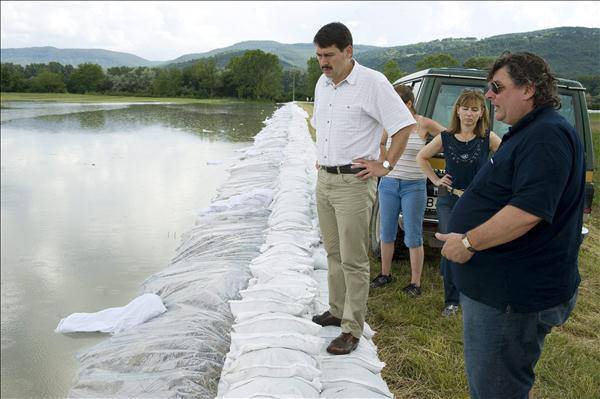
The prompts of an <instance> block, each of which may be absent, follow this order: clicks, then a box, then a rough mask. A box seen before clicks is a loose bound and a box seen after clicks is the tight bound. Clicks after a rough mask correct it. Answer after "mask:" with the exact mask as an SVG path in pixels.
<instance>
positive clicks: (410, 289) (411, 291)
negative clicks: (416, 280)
mask: <svg viewBox="0 0 600 399" xmlns="http://www.w3.org/2000/svg"><path fill="white" fill-rule="evenodd" d="M402 291H404V292H405V293H406V295H408V296H409V297H411V298H416V297H418V296H419V295H421V287H420V286H416V285H415V284H413V283H410V284H409V285H407V286H406V287H404V288H403V289H402Z"/></svg>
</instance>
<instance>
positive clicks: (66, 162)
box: [0, 102, 275, 398]
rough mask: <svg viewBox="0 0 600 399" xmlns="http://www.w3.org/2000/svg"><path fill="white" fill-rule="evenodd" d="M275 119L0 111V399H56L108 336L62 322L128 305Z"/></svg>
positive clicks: (262, 112)
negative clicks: (242, 152)
mask: <svg viewBox="0 0 600 399" xmlns="http://www.w3.org/2000/svg"><path fill="white" fill-rule="evenodd" d="M274 110H275V106H274V105H270V104H234V105H197V104H194V105H170V104H56V103H55V104H43V103H22V102H19V103H16V102H15V103H3V109H2V111H1V120H2V122H1V135H0V137H1V215H0V216H1V305H2V306H1V308H2V314H1V349H2V353H1V359H2V360H1V362H2V367H1V370H2V371H1V380H2V384H1V396H2V397H3V398H9V397H18V398H41V397H44V398H46V397H65V396H66V395H67V393H68V391H69V388H70V387H71V383H72V381H73V377H74V375H75V372H76V369H77V362H76V360H75V354H76V353H77V352H78V351H79V350H81V349H83V348H86V347H89V346H91V345H93V344H95V343H97V342H99V341H100V340H102V339H105V338H106V337H107V336H106V335H105V334H100V333H79V334H68V335H63V334H57V333H55V332H54V329H55V328H56V326H57V324H58V322H59V321H60V319H61V318H63V317H66V316H68V315H69V314H71V313H74V312H95V311H99V310H102V309H105V308H108V307H114V306H124V305H125V304H127V303H128V302H129V301H131V300H132V299H133V298H135V297H136V296H138V295H139V294H140V284H141V283H142V281H143V280H144V279H145V278H146V277H149V276H150V275H151V274H153V273H155V272H157V271H159V270H161V269H163V268H164V267H166V266H167V265H168V264H169V262H170V259H171V257H172V256H173V255H174V249H175V248H176V247H177V245H178V244H179V242H180V237H181V234H182V233H184V232H186V231H187V230H189V229H190V228H191V227H192V225H193V222H194V219H195V216H194V210H195V209H199V208H202V207H204V206H207V205H208V204H209V203H210V202H211V199H212V198H213V196H214V195H215V193H216V188H217V187H219V186H220V185H221V183H222V182H223V181H224V179H226V178H227V174H226V172H225V171H224V168H225V166H226V165H228V164H229V163H230V162H231V159H232V157H234V156H235V155H236V153H235V150H236V149H239V148H243V147H247V146H248V145H249V143H250V142H251V140H252V137H253V136H254V135H255V134H256V133H258V132H259V131H260V129H261V128H262V127H263V123H262V122H263V121H264V120H265V118H267V117H269V116H270V115H271V114H272V113H273V111H274ZM220 161H223V163H220Z"/></svg>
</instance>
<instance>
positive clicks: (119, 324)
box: [55, 294, 167, 334]
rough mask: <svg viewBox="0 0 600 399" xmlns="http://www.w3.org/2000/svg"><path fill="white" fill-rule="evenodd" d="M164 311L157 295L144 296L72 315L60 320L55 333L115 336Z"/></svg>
mask: <svg viewBox="0 0 600 399" xmlns="http://www.w3.org/2000/svg"><path fill="white" fill-rule="evenodd" d="M166 310H167V308H165V305H163V303H162V300H161V299H160V297H159V296H158V295H155V294H144V295H140V296H139V297H137V298H135V299H134V300H133V301H131V302H129V303H128V304H127V305H126V306H122V307H117V308H108V309H104V310H101V311H99V312H96V313H73V314H72V315H70V316H68V317H66V318H64V319H62V320H61V321H60V322H59V323H58V327H56V330H55V331H56V332H58V333H72V332H93V331H100V332H105V333H111V334H116V333H119V332H121V331H125V330H128V329H130V328H132V327H135V326H137V325H139V324H142V323H144V322H146V321H148V320H150V319H151V318H153V317H156V316H158V315H160V314H162V313H164V312H166Z"/></svg>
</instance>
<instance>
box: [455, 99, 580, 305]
mask: <svg viewBox="0 0 600 399" xmlns="http://www.w3.org/2000/svg"><path fill="white" fill-rule="evenodd" d="M584 189H585V166H584V152H583V146H582V144H581V140H580V138H579V136H578V134H577V132H576V131H575V129H574V128H573V127H572V126H571V125H570V124H569V122H567V121H566V120H565V119H564V118H563V117H562V116H560V115H559V114H558V113H557V112H556V111H555V110H554V109H553V108H551V107H543V108H538V109H535V110H533V111H531V112H530V113H529V114H527V115H525V116H524V117H523V118H521V120H520V121H519V122H517V123H516V124H515V125H514V126H513V127H512V128H510V129H509V131H508V133H506V134H505V135H504V137H503V138H502V144H501V145H500V148H499V149H498V151H497V152H496V154H494V156H493V157H492V158H491V159H490V160H489V161H488V162H487V163H486V165H485V166H484V167H483V168H481V169H480V170H479V172H478V173H477V175H476V176H475V178H474V179H473V182H472V183H471V185H470V186H469V188H468V189H467V191H466V192H465V194H464V195H463V196H462V197H461V198H460V199H459V200H458V202H457V203H456V205H455V207H454V209H453V211H452V216H451V219H450V225H449V228H450V231H452V232H456V233H465V232H467V231H469V230H471V229H473V228H475V227H477V226H479V225H481V224H482V223H484V222H486V221H487V220H488V219H490V218H491V217H492V216H494V215H495V214H496V213H497V212H498V211H499V210H500V209H502V208H503V207H505V206H506V205H513V206H515V207H517V208H519V209H522V210H524V211H525V212H528V213H531V214H533V215H536V216H538V217H540V218H541V219H542V220H541V221H540V223H538V224H537V225H536V226H535V227H534V228H533V229H531V230H530V231H528V232H527V233H526V234H525V235H523V236H521V237H519V238H517V239H516V240H513V241H510V242H508V243H505V244H502V245H499V246H496V247H494V248H489V249H487V250H484V251H479V252H477V253H475V254H474V255H473V257H472V258H471V259H470V260H469V261H468V262H467V263H465V264H456V263H453V264H452V273H453V275H454V283H455V285H456V286H457V288H458V289H459V290H460V291H461V292H462V293H463V294H465V295H466V296H468V297H469V298H472V299H474V300H476V301H479V302H482V303H485V304H487V305H489V306H493V307H495V308H498V309H506V308H507V306H508V305H510V307H511V308H512V309H514V311H516V312H535V311H540V310H543V309H547V308H550V307H553V306H556V305H558V304H560V303H562V302H565V301H567V300H569V299H570V298H571V297H572V296H573V294H574V293H575V289H576V288H577V286H578V285H579V281H580V278H579V271H578V269H577V256H578V253H579V246H580V245H581V226H582V215H583V199H584Z"/></svg>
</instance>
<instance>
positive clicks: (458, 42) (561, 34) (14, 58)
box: [2, 27, 600, 78]
mask: <svg viewBox="0 0 600 399" xmlns="http://www.w3.org/2000/svg"><path fill="white" fill-rule="evenodd" d="M255 49H258V50H262V51H265V52H268V53H273V54H275V55H277V56H278V57H279V59H280V60H281V64H282V66H283V68H284V69H292V68H298V69H302V70H305V69H306V61H307V60H308V59H309V58H310V57H312V56H314V51H315V50H314V46H313V44H312V43H294V44H285V43H279V42H275V41H267V40H254V41H244V42H240V43H236V44H234V45H232V46H228V47H224V48H220V49H215V50H211V51H208V52H205V53H194V54H186V55H183V56H181V57H178V58H176V59H174V60H171V61H165V62H160V61H149V60H146V59H144V58H141V57H137V56H135V55H132V54H128V53H120V52H116V51H108V50H99V49H57V48H54V47H28V48H22V49H2V62H12V63H18V64H21V65H25V64H29V63H48V62H50V61H56V62H60V63H61V64H71V65H77V64H80V63H84V62H93V63H97V64H99V65H101V66H103V67H104V68H107V67H111V66H159V65H160V66H175V67H182V66H185V65H188V64H189V63H191V62H193V61H194V60H197V59H201V58H207V57H215V59H216V60H217V65H219V67H223V66H225V65H226V64H227V62H228V61H229V59H230V58H231V57H233V56H238V55H241V54H243V53H244V52H245V51H248V50H255ZM354 49H355V57H356V59H357V60H358V61H359V62H360V63H361V64H363V65H365V66H368V67H371V68H374V69H378V70H382V69H383V65H384V64H385V62H386V61H388V60H389V59H394V60H396V61H397V62H398V65H399V66H400V69H401V70H403V71H404V72H414V71H415V70H416V69H417V68H416V65H415V64H416V62H418V61H420V60H421V59H423V58H424V57H426V56H428V55H431V54H435V53H447V54H450V55H451V56H453V57H454V58H456V59H457V60H458V61H459V62H460V63H461V64H462V63H463V62H464V61H465V60H466V59H468V58H470V57H474V56H489V57H497V56H498V55H500V54H501V53H502V52H503V51H506V50H509V51H512V52H515V51H530V52H532V53H535V54H538V55H540V56H542V57H544V58H545V59H546V60H547V61H548V62H549V63H550V65H551V66H552V69H553V70H554V72H555V73H556V74H558V75H559V76H562V77H566V78H575V77H578V76H581V75H597V74H598V71H600V29H598V28H581V27H561V28H552V29H545V30H538V31H532V32H524V33H510V34H504V35H498V36H492V37H488V38H485V39H477V38H473V37H466V38H447V39H441V40H433V41H430V42H423V43H416V44H410V45H403V46H393V47H376V46H368V45H359V44H357V45H355V47H354Z"/></svg>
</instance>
